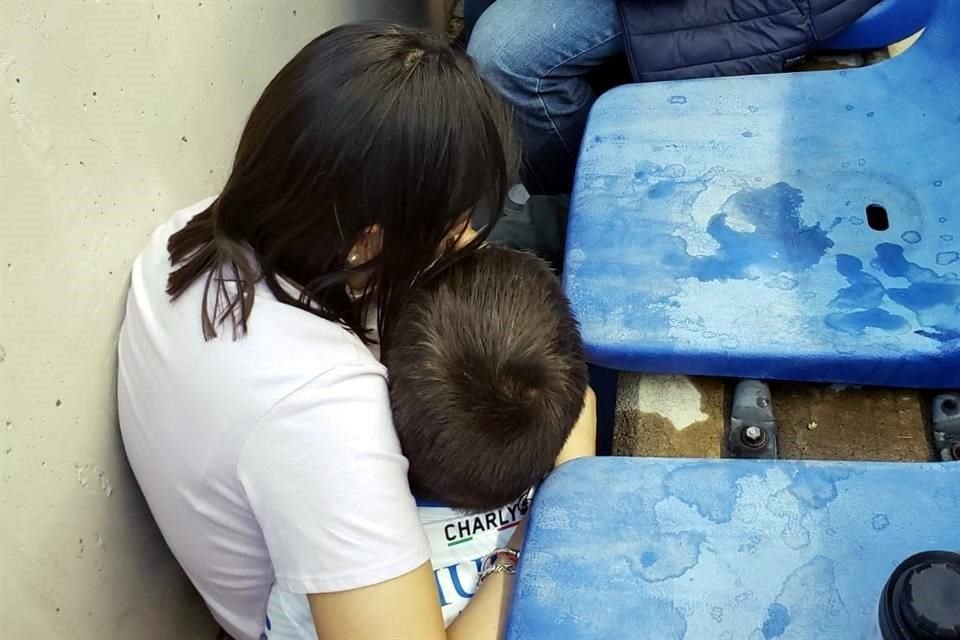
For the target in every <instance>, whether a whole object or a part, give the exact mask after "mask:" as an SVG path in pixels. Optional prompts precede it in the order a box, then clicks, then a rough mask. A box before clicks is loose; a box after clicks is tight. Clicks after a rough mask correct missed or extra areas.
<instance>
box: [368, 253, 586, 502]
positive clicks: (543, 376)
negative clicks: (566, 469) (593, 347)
mask: <svg viewBox="0 0 960 640" xmlns="http://www.w3.org/2000/svg"><path fill="white" fill-rule="evenodd" d="M384 360H385V361H386V363H387V367H388V369H389V373H390V399H391V403H392V405H393V416H394V423H395V425H396V429H397V434H398V436H399V438H400V443H401V445H402V447H403V451H404V453H405V455H406V456H407V458H408V459H409V461H410V484H411V487H412V489H413V491H414V493H415V494H416V495H417V496H418V497H422V498H428V499H433V500H437V501H440V502H443V503H444V504H446V505H448V506H450V507H453V508H458V509H466V510H484V509H493V508H498V507H501V506H503V505H505V504H507V503H509V502H510V501H511V500H514V499H516V498H517V497H519V496H521V495H522V494H523V493H524V492H525V491H527V490H528V489H529V488H530V487H532V486H534V485H535V484H536V483H538V482H539V481H540V480H542V479H543V477H544V476H546V475H547V473H549V472H550V470H551V469H552V468H553V465H554V460H555V459H556V457H557V455H558V454H559V453H560V450H561V449H562V448H563V445H564V443H565V442H566V440H567V437H568V436H569V434H570V431H571V429H572V428H573V425H574V423H575V422H576V420H577V418H578V417H579V415H580V411H581V410H582V408H583V398H584V394H585V392H586V388H587V366H586V362H585V360H584V355H583V345H582V342H581V339H580V332H579V327H578V325H577V321H576V319H575V318H574V317H573V313H572V312H571V310H570V304H569V301H568V300H567V298H566V296H565V295H564V293H563V291H562V289H561V287H560V282H559V281H558V279H557V277H556V276H555V275H554V274H553V272H552V271H551V270H550V268H549V266H548V265H547V264H546V263H545V262H544V261H542V260H540V259H539V258H537V257H535V256H533V255H531V254H526V253H520V252H516V251H511V250H508V249H503V248H497V247H484V248H482V249H479V250H478V251H476V252H475V253H473V254H472V255H470V256H468V257H466V258H464V259H463V260H461V261H460V262H458V263H457V264H455V265H453V266H452V267H450V268H449V269H448V270H447V271H445V272H444V273H443V274H441V275H439V276H437V277H436V278H435V279H434V280H433V281H431V282H430V283H428V284H426V285H425V286H424V287H423V288H421V289H419V290H417V291H415V292H414V293H413V294H412V297H411V298H410V299H409V302H408V303H407V304H406V306H405V307H404V309H403V311H402V312H401V313H400V314H399V318H398V320H397V322H396V324H395V325H394V328H393V331H392V333H391V339H390V343H389V345H388V347H387V349H386V353H385V354H384Z"/></svg>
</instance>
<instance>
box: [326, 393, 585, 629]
mask: <svg viewBox="0 0 960 640" xmlns="http://www.w3.org/2000/svg"><path fill="white" fill-rule="evenodd" d="M596 439H597V402H596V396H595V395H594V393H593V390H591V389H587V393H586V396H585V397H584V406H583V411H582V412H581V414H580V417H579V418H578V419H577V422H576V424H575V425H574V427H573V430H572V431H571V433H570V437H569V438H568V439H567V443H566V445H564V448H563V450H562V451H561V452H560V455H559V456H557V464H558V465H559V464H562V463H564V462H567V461H568V460H572V459H574V458H580V457H584V456H592V455H594V454H595V452H596ZM525 523H526V521H524V523H523V524H521V526H520V527H517V531H516V532H515V533H514V535H513V537H512V538H511V539H510V544H509V546H510V547H512V548H514V549H518V548H520V546H521V544H522V542H523V535H524V532H525V531H526V527H525V526H524V525H525ZM513 582H514V576H512V575H508V574H505V573H493V574H491V575H490V576H489V577H488V578H487V579H486V580H484V581H483V584H482V585H481V586H480V588H479V589H477V592H476V593H475V594H474V595H473V597H472V598H471V599H470V603H469V604H468V605H467V607H466V608H465V609H464V610H463V612H462V613H461V614H460V615H459V616H457V619H456V620H455V621H454V622H453V624H451V625H450V627H449V628H448V629H446V631H445V630H444V628H443V615H442V614H441V612H440V603H439V600H438V599H437V585H436V580H435V579H434V577H433V568H432V567H431V566H430V563H429V562H427V563H424V564H422V565H421V566H420V567H418V568H417V569H415V570H413V571H411V572H410V573H407V574H405V575H402V576H400V577H398V578H394V579H393V580H388V581H386V582H382V583H380V584H376V585H372V586H369V587H364V588H362V589H354V590H352V591H341V592H337V593H323V594H312V595H310V596H309V600H310V609H311V611H312V613H313V621H314V625H315V626H316V628H317V635H318V637H320V638H322V639H323V640H355V639H357V638H364V639H365V640H366V639H369V640H394V639H396V640H405V639H410V640H499V639H500V638H501V637H502V636H503V630H504V628H505V626H506V614H507V608H508V606H509V603H510V597H511V595H512V591H513Z"/></svg>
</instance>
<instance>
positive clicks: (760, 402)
mask: <svg viewBox="0 0 960 640" xmlns="http://www.w3.org/2000/svg"><path fill="white" fill-rule="evenodd" d="M757 406H758V407H760V408H761V409H766V408H767V407H769V406H770V399H769V398H765V397H763V396H760V397H759V398H757ZM754 428H756V427H754Z"/></svg>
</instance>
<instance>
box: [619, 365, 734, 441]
mask: <svg viewBox="0 0 960 640" xmlns="http://www.w3.org/2000/svg"><path fill="white" fill-rule="evenodd" d="M723 415H724V383H723V381H722V380H720V379H717V378H689V377H687V376H661V375H649V374H643V375H639V374H622V375H621V376H620V388H619V393H618V397H617V420H616V427H615V429H614V434H613V453H614V455H628V456H671V457H698V458H719V457H721V456H722V455H723V437H724V419H723Z"/></svg>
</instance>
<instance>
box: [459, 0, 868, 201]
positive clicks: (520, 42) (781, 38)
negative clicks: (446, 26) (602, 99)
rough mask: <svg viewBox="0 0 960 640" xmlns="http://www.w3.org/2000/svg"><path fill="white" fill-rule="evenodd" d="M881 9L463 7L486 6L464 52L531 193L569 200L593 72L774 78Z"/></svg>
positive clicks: (606, 81) (843, 1) (678, 3)
mask: <svg viewBox="0 0 960 640" xmlns="http://www.w3.org/2000/svg"><path fill="white" fill-rule="evenodd" d="M879 1H880V0H751V1H750V2H745V1H744V0H672V1H670V2H649V1H648V0H539V1H538V2H531V1H530V0H496V2H493V3H492V4H491V3H490V2H488V1H487V2H485V1H484V0H466V3H467V4H468V5H482V4H490V7H489V8H487V9H486V11H485V12H484V13H483V14H482V15H481V16H480V19H479V20H478V21H477V24H476V27H475V28H474V29H473V31H472V33H470V34H469V43H468V52H469V54H470V56H471V57H472V58H473V59H474V60H476V61H477V65H478V66H479V68H480V73H481V74H482V75H483V76H484V78H486V80H487V81H489V82H490V83H491V84H492V85H493V86H494V87H495V88H496V89H497V90H498V91H499V92H500V94H501V95H502V96H503V97H504V99H505V100H506V101H507V102H508V103H509V104H510V106H511V108H512V109H513V112H514V114H515V117H516V120H517V126H518V127H519V134H520V138H521V143H522V146H523V150H524V155H525V157H526V159H527V162H526V166H525V167H524V175H523V178H524V179H523V181H524V184H525V185H526V187H527V188H528V189H529V191H530V193H533V194H540V193H546V194H552V193H569V192H570V188H571V183H572V181H573V171H574V166H575V164H576V161H577V155H578V153H579V149H580V141H581V138H582V136H583V130H584V126H585V125H586V122H587V114H588V113H589V112H590V108H591V107H592V106H593V103H594V101H595V100H596V99H597V95H598V93H599V92H598V90H597V89H598V82H597V80H599V79H600V78H598V77H597V73H596V72H597V70H598V68H599V67H601V66H606V67H607V69H606V70H605V71H607V72H608V73H606V75H607V76H611V77H607V78H603V79H602V80H603V81H602V82H600V83H599V85H600V88H601V89H602V87H603V86H604V85H612V84H617V83H622V82H628V81H630V77H631V76H632V80H633V81H634V82H649V81H660V80H680V79H687V78H704V77H709V76H730V75H744V74H749V73H775V72H778V71H784V70H787V69H790V68H792V67H793V65H795V64H796V63H797V62H799V61H801V60H802V59H803V58H804V56H806V55H807V54H808V53H809V52H810V51H812V50H814V49H815V48H816V47H818V46H819V45H821V44H823V43H824V42H826V41H828V40H829V39H830V38H831V37H833V36H834V35H836V34H837V33H839V32H840V31H842V30H843V29H845V28H846V27H848V26H849V25H851V24H852V23H854V22H856V20H857V19H858V18H860V16H861V15H863V14H864V13H865V12H866V11H867V10H869V9H870V8H871V7H873V6H874V5H875V4H877V3H878V2H879ZM624 54H626V55H624ZM615 60H620V61H621V64H620V65H619V68H617V67H616V66H614V67H611V66H610V64H609V63H610V62H611V61H615ZM627 67H629V68H627ZM610 71H613V73H609V72H610ZM601 75H603V74H601ZM611 79H612V80H614V82H610V80H611Z"/></svg>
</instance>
